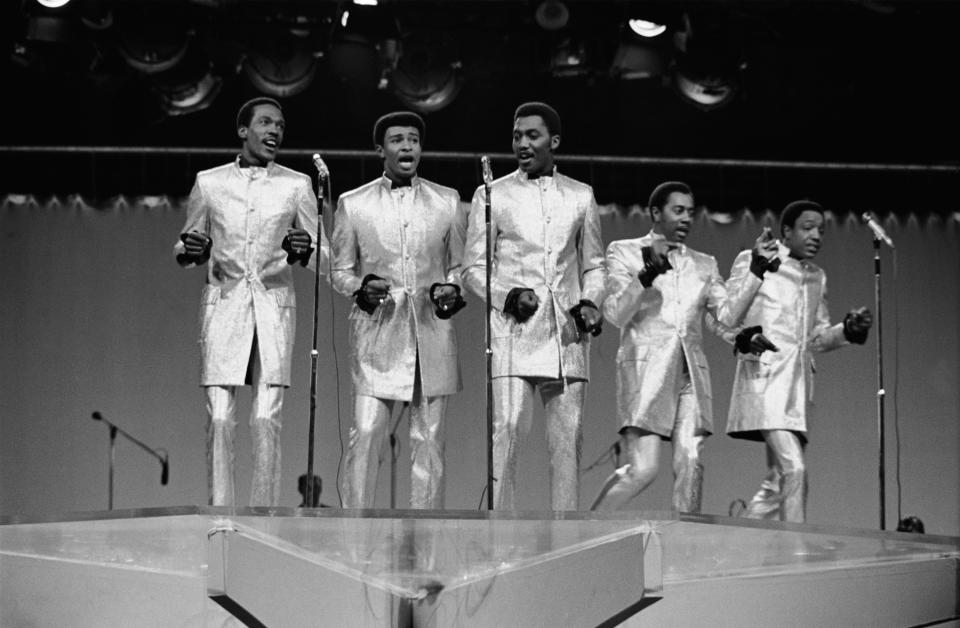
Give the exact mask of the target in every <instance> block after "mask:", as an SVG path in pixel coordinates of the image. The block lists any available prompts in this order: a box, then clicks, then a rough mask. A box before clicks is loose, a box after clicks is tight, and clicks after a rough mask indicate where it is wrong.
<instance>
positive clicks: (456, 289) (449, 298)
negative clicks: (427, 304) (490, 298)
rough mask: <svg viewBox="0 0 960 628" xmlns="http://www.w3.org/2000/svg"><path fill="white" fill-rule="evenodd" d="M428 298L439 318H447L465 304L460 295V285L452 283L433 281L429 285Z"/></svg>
mask: <svg viewBox="0 0 960 628" xmlns="http://www.w3.org/2000/svg"><path fill="white" fill-rule="evenodd" d="M430 300H431V301H433V305H434V307H435V308H436V310H435V313H436V315H437V318H439V319H440V320H447V319H448V318H450V317H452V316H453V315H454V314H456V313H457V312H459V311H460V310H462V309H463V308H465V307H466V306H467V302H466V301H464V300H463V297H462V296H460V286H458V285H456V284H452V283H435V284H433V285H432V286H430Z"/></svg>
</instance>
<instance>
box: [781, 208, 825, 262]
mask: <svg viewBox="0 0 960 628" xmlns="http://www.w3.org/2000/svg"><path fill="white" fill-rule="evenodd" d="M823 225H824V221H823V214H821V213H820V212H816V211H813V210H810V209H808V210H806V211H805V212H803V213H802V214H800V215H799V216H797V219H796V220H795V221H794V223H793V226H792V227H791V226H784V227H783V244H784V246H786V247H787V248H788V249H790V257H793V258H795V259H812V258H813V257H814V256H815V255H816V254H817V252H819V251H820V244H821V241H822V240H823Z"/></svg>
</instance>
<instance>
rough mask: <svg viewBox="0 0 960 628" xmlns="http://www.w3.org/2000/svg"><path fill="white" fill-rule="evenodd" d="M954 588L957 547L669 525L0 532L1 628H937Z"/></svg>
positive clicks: (591, 519)
mask: <svg viewBox="0 0 960 628" xmlns="http://www.w3.org/2000/svg"><path fill="white" fill-rule="evenodd" d="M958 574H960V539H957V538H952V537H933V536H925V535H914V534H905V533H887V532H876V531H865V530H850V529H842V528H829V527H822V526H811V525H796V524H778V523H769V522H757V521H750V520H744V519H729V518H719V517H709V516H689V515H681V516H678V515H676V514H675V513H664V512H643V513H640V512H634V513H629V512H626V513H588V512H571V513H553V512H546V513H544V512H536V513H528V512H486V511H409V510H399V511H350V510H340V509H290V508H271V509H267V508H236V509H233V508H230V509H228V508H211V507H181V508H167V509H145V510H126V511H112V512H95V513H82V514H71V515H64V516H62V517H59V518H57V520H50V519H47V520H32V519H26V518H16V517H6V518H0V626H3V627H4V628H6V627H8V626H12V627H19V626H31V627H33V626H98V627H99V626H138V627H139V626H186V627H207V626H217V627H225V626H244V625H247V626H261V625H266V626H271V627H273V626H336V627H340V626H496V627H498V628H506V627H513V626H551V627H554V626H564V627H565V626H617V625H623V626H699V625H703V626H724V625H729V626H754V625H755V626H828V625H833V626H852V625H854V626H855V625H863V626H884V625H889V626H907V625H936V624H937V623H941V622H955V621H956V618H957V617H958V609H960V593H958ZM945 625H946V624H945ZM951 625H953V624H951Z"/></svg>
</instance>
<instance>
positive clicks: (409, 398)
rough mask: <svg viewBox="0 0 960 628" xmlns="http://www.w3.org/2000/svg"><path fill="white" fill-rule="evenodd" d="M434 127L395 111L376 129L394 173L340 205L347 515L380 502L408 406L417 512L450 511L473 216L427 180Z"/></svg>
mask: <svg viewBox="0 0 960 628" xmlns="http://www.w3.org/2000/svg"><path fill="white" fill-rule="evenodd" d="M423 135H424V123H423V120H422V119H421V118H420V116H418V115H416V114H414V113H411V112H404V111H401V112H394V113H391V114H387V115H385V116H383V117H382V118H380V119H379V120H378V121H377V123H376V125H375V126H374V144H375V146H376V150H377V154H378V155H379V156H380V157H381V158H382V159H383V168H384V173H383V176H381V177H379V178H377V179H375V180H373V181H371V182H370V183H367V184H366V185H364V186H361V187H359V188H357V189H355V190H351V191H350V192H346V193H345V194H343V195H341V196H340V200H339V202H338V205H337V212H336V215H335V217H334V229H333V237H332V245H333V251H334V264H333V271H332V273H331V277H332V280H333V285H334V287H335V288H336V290H337V291H338V292H340V293H341V294H344V295H347V296H351V297H353V298H354V301H355V303H354V305H353V307H352V309H351V311H350V336H351V343H352V351H351V378H352V381H353V427H352V428H351V430H350V442H349V447H348V449H347V454H346V457H345V461H344V465H345V473H344V476H343V486H342V494H343V500H344V503H343V505H344V507H346V508H369V507H372V506H373V505H374V491H375V488H376V481H377V471H378V469H379V466H380V450H381V448H382V446H383V443H384V440H385V438H386V436H387V434H388V432H389V429H390V416H391V413H392V410H393V407H394V405H395V404H396V402H398V401H402V402H404V403H406V404H409V408H410V417H409V418H410V449H411V459H412V469H411V474H410V475H411V493H410V506H411V507H412V508H442V507H443V497H444V494H443V490H444V484H443V479H444V457H443V450H444V442H443V438H444V435H443V429H444V425H443V423H444V415H445V413H446V408H447V400H448V398H449V395H452V394H453V393H455V392H457V391H459V390H460V388H461V380H460V366H459V362H458V358H457V338H456V333H455V330H454V327H453V322H452V321H451V320H450V317H451V316H453V314H455V313H456V312H457V311H458V310H459V309H460V308H462V307H463V305H464V303H465V302H464V300H463V298H462V297H461V295H460V285H459V284H460V266H461V262H462V259H463V243H464V234H465V232H466V215H465V213H464V212H463V211H462V210H461V209H460V197H459V195H458V194H457V192H456V190H453V189H451V188H447V187H444V186H442V185H438V184H436V183H433V182H431V181H427V180H426V179H422V178H420V177H418V176H417V166H418V164H419V162H420V153H421V142H422V140H423Z"/></svg>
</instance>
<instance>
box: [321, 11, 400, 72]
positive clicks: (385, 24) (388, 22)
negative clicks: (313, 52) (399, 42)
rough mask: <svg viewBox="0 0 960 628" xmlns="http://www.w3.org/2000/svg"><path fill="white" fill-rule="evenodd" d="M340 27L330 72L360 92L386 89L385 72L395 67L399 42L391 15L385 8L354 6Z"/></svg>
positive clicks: (329, 56)
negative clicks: (397, 43)
mask: <svg viewBox="0 0 960 628" xmlns="http://www.w3.org/2000/svg"><path fill="white" fill-rule="evenodd" d="M338 23H339V26H338V27H337V28H336V29H335V31H334V32H333V35H332V38H331V43H330V49H329V51H328V54H327V60H328V63H329V66H330V70H331V71H332V72H333V74H334V75H335V76H337V77H338V78H340V79H341V80H342V81H344V82H345V83H348V84H349V85H351V86H353V87H355V88H358V89H375V88H377V87H380V88H384V87H386V80H385V72H386V71H387V69H388V68H389V67H391V66H392V64H393V63H394V59H393V57H392V56H390V55H391V51H392V50H393V48H394V46H393V43H395V41H394V40H396V38H397V35H396V30H397V29H396V24H395V23H394V21H393V20H392V19H391V16H390V14H389V13H388V12H385V11H384V10H383V7H372V6H359V5H352V8H347V9H344V10H343V12H342V13H341V15H340V19H339V20H338Z"/></svg>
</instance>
